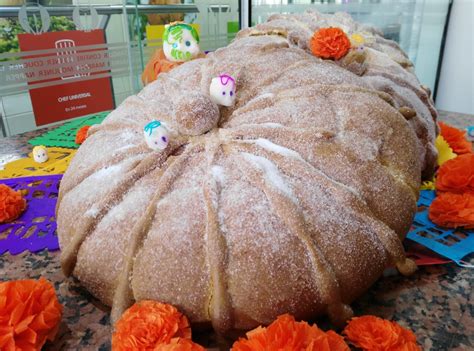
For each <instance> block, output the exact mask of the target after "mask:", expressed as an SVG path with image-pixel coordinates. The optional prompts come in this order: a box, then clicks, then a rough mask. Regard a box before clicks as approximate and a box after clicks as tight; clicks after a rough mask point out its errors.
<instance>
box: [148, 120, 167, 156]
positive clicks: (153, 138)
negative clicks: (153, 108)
mask: <svg viewBox="0 0 474 351" xmlns="http://www.w3.org/2000/svg"><path fill="white" fill-rule="evenodd" d="M143 133H144V135H145V142H146V144H147V145H148V147H149V148H150V149H152V150H155V151H162V150H164V149H166V147H167V146H168V143H169V137H170V136H169V132H168V129H167V128H166V127H165V126H164V125H163V123H161V122H160V121H156V120H154V121H151V122H150V123H148V124H147V125H146V126H145V128H144V129H143Z"/></svg>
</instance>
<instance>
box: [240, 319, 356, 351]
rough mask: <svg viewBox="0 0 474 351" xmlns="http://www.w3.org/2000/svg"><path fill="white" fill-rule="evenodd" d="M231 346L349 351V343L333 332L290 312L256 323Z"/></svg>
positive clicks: (250, 350) (248, 350)
mask: <svg viewBox="0 0 474 351" xmlns="http://www.w3.org/2000/svg"><path fill="white" fill-rule="evenodd" d="M231 350H232V351H266V350H284V351H286V350H288V351H291V350H301V351H333V350H336V351H349V347H348V346H347V344H346V343H345V342H344V339H343V338H342V337H340V336H339V335H337V334H336V333H334V332H328V333H325V332H324V331H322V330H321V329H319V328H318V327H317V326H316V325H312V326H310V325H309V324H308V323H306V322H297V321H295V319H294V317H293V316H291V315H289V314H284V315H281V316H279V317H278V318H277V319H276V320H275V321H274V322H273V323H272V324H270V325H269V326H268V327H266V328H263V327H258V328H256V329H254V330H252V331H250V332H248V333H247V338H246V339H244V338H240V339H239V340H238V341H236V342H235V343H234V345H233V346H232V349H231Z"/></svg>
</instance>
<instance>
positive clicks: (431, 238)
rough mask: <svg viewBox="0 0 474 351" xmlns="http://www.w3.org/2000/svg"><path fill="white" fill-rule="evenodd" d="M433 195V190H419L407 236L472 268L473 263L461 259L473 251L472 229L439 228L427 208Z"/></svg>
mask: <svg viewBox="0 0 474 351" xmlns="http://www.w3.org/2000/svg"><path fill="white" fill-rule="evenodd" d="M435 196H436V195H435V192H434V191H431V190H422V191H421V193H420V199H419V200H418V212H417V213H416V215H415V219H414V221H413V226H412V229H411V230H410V232H409V233H408V235H407V238H408V239H410V240H413V241H415V242H417V243H419V244H421V245H423V246H425V247H427V248H429V249H430V250H433V251H435V252H436V253H438V254H440V255H442V256H444V257H447V258H449V259H451V260H453V261H454V262H456V263H457V264H458V265H459V266H462V267H469V268H474V265H472V264H469V263H467V262H465V261H463V258H464V257H466V256H467V255H469V254H471V253H473V252H474V230H472V229H469V230H467V229H459V228H458V229H449V228H441V227H438V226H437V225H436V224H434V223H433V222H431V221H430V220H429V218H428V208H429V206H430V204H431V202H432V201H433V200H434V198H435Z"/></svg>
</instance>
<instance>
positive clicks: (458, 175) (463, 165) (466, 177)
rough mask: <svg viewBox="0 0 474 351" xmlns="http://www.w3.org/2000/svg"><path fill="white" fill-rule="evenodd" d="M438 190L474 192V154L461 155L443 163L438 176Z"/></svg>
mask: <svg viewBox="0 0 474 351" xmlns="http://www.w3.org/2000/svg"><path fill="white" fill-rule="evenodd" d="M436 190H439V191H449V192H452V193H464V192H466V191H467V192H474V154H464V155H460V156H458V157H456V158H453V159H452V160H449V161H446V162H445V163H443V165H442V166H441V167H440V168H439V171H438V175H437V176H436Z"/></svg>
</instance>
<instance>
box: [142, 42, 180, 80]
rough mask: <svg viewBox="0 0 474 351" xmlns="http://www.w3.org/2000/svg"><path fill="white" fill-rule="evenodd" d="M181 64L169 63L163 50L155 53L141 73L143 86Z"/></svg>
mask: <svg viewBox="0 0 474 351" xmlns="http://www.w3.org/2000/svg"><path fill="white" fill-rule="evenodd" d="M180 64H181V62H172V61H169V60H168V59H167V58H166V56H165V53H164V51H163V49H159V50H157V51H156V52H155V54H154V55H153V57H152V58H151V59H150V61H148V63H147V64H146V66H145V69H144V70H143V73H142V82H143V84H144V85H147V84H150V83H151V82H153V81H155V80H156V78H157V77H158V75H159V74H160V73H165V72H169V71H171V70H172V69H173V68H175V67H177V66H179V65H180Z"/></svg>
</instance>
